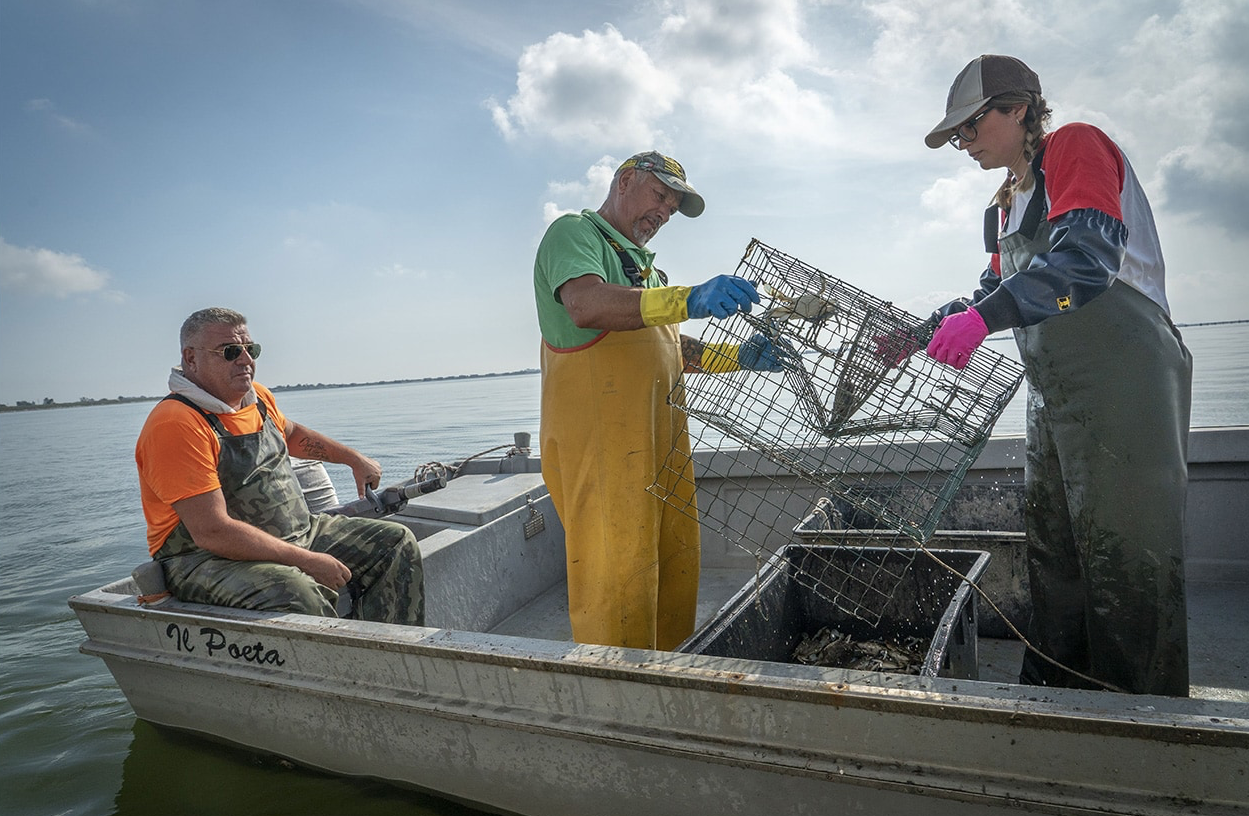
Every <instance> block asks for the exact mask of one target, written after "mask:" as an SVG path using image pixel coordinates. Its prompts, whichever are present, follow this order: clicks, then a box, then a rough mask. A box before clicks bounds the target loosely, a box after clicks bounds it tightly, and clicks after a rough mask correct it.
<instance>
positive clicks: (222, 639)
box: [165, 623, 286, 666]
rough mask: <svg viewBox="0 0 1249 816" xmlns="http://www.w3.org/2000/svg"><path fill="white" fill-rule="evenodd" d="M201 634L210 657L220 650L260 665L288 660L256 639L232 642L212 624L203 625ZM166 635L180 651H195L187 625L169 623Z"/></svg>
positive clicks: (280, 663) (279, 664)
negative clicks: (241, 644) (250, 642)
mask: <svg viewBox="0 0 1249 816" xmlns="http://www.w3.org/2000/svg"><path fill="white" fill-rule="evenodd" d="M199 634H200V638H202V641H201V642H200V644H199V645H202V646H203V647H204V649H205V651H207V653H208V656H209V657H215V656H216V655H217V654H218V652H224V653H225V654H226V655H228V656H230V657H232V658H234V659H235V660H241V661H243V662H244V663H255V664H256V665H258V666H284V665H286V661H285V660H283V659H282V656H281V655H280V654H279V653H278V650H277V649H266V648H265V647H264V644H263V643H261V642H260V641H256V643H255V644H254V645H250V646H240V645H239V644H237V643H231V642H230V640H229V639H228V638H227V637H226V636H225V633H224V632H222V631H221V630H220V629H214V628H212V627H211V626H205V627H202V628H201V629H200V630H199ZM165 637H167V638H170V639H171V640H173V642H174V643H175V644H176V645H177V649H178V651H180V652H194V651H195V646H196V644H195V643H192V642H191V630H190V629H189V628H188V627H186V626H180V625H179V624H176V623H171V624H169V627H168V628H167V629H165Z"/></svg>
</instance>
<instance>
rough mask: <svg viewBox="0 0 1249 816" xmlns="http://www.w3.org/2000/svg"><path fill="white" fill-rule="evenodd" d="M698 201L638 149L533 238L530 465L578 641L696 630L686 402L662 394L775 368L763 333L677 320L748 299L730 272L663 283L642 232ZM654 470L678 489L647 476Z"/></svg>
mask: <svg viewBox="0 0 1249 816" xmlns="http://www.w3.org/2000/svg"><path fill="white" fill-rule="evenodd" d="M702 211H703V199H702V196H700V195H699V194H698V193H697V192H695V191H694V188H693V187H691V186H690V185H689V183H688V182H687V181H686V178H685V170H684V168H682V167H681V165H680V164H678V163H677V162H676V161H675V160H673V159H671V158H669V157H667V156H664V155H663V154H661V153H657V152H654V151H651V152H646V153H639V154H638V155H636V156H634V157H632V158H630V159H628V160H626V161H625V162H624V163H623V164H621V165H620V167H619V169H617V171H616V174H615V177H614V178H613V179H612V182H611V187H610V189H609V190H608V193H607V200H606V201H604V202H603V205H602V206H601V207H600V208H599V209H598V210H597V211H594V210H589V209H586V210H582V211H581V212H579V213H571V214H568V215H564V216H561V217H560V218H557V219H556V220H555V221H554V222H553V223H552V224H551V226H550V227H549V228H548V229H547V232H546V235H545V236H544V237H543V239H542V243H541V245H540V246H539V247H538V254H537V258H536V260H535V261H534V273H533V280H534V294H535V297H536V300H537V310H538V323H539V325H540V327H541V330H542V341H543V342H542V426H541V446H542V476H543V478H544V480H545V481H546V484H547V487H548V489H549V490H550V491H551V500H552V502H553V503H554V505H555V511H556V512H557V513H558V514H559V517H560V521H561V522H563V525H564V530H565V533H566V535H565V545H566V549H567V560H568V609H569V616H570V618H571V623H572V634H573V639H574V640H576V641H577V642H578V643H597V644H603V645H608V646H630V647H636V648H660V649H671V648H673V647H675V646H676V645H677V644H679V643H680V642H681V641H682V640H684V639H685V638H686V637H688V636H689V635H690V634H691V633H692V632H693V631H694V618H695V611H696V602H697V598H698V571H699V561H700V549H699V547H700V542H699V530H698V521H697V519H696V517H695V513H694V512H690V511H694V510H695V507H696V505H695V501H694V473H693V462H692V460H691V459H690V458H689V454H690V442H689V434H688V432H687V429H686V421H685V414H684V413H683V412H682V411H680V410H679V409H678V408H677V407H675V406H673V405H670V404H669V403H668V399H667V397H668V394H669V392H670V391H671V390H672V388H673V387H674V386H675V385H676V384H677V383H678V382H680V378H681V375H682V372H683V371H692V372H711V373H723V372H726V371H736V370H739V369H742V368H751V369H759V370H778V369H779V368H780V363H779V361H778V359H777V356H776V351H775V349H774V348H773V346H772V344H771V342H770V341H769V340H768V339H767V338H766V337H764V336H763V335H758V336H756V337H755V338H752V339H751V341H750V342H748V343H744V344H742V345H741V346H738V345H728V344H707V345H704V344H703V343H702V342H700V341H698V340H696V339H694V338H691V337H682V336H681V335H680V334H679V333H678V331H677V324H678V323H681V322H683V321H685V320H688V319H690V318H707V317H717V318H725V317H728V316H730V315H732V314H736V313H737V312H738V311H744V312H749V311H750V307H751V304H752V303H758V302H759V295H758V293H757V292H756V291H755V287H754V285H753V284H751V283H750V282H749V281H747V280H743V279H742V278H738V277H733V276H730V275H720V276H717V277H715V278H712V279H711V280H709V281H707V282H706V283H703V284H700V285H698V286H693V287H690V286H668V285H667V279H666V276H665V275H664V274H663V272H661V271H659V270H658V269H654V268H653V263H654V258H655V253H653V252H651V251H650V250H648V249H645V246H646V243H647V242H648V241H649V240H650V239H651V238H652V237H653V236H654V235H655V233H656V232H657V231H658V230H659V228H660V227H661V226H663V225H664V224H666V223H667V222H668V219H669V217H671V216H672V215H673V214H675V213H677V212H680V213H682V214H684V215H686V216H687V217H690V218H694V217H697V216H698V215H700V214H701V213H702ZM669 451H673V452H674V458H673V460H671V461H669V462H668V463H667V466H665V457H666V456H667V455H668V453H669ZM661 470H662V473H661ZM657 477H658V478H659V479H662V480H664V484H663V488H664V489H663V492H664V494H665V495H669V496H676V497H679V498H678V499H677V500H676V501H673V502H671V503H666V502H664V501H663V500H661V499H659V498H657V497H656V496H654V495H651V494H650V493H648V492H647V488H648V487H649V486H650V485H651V483H652V482H653V481H655V479H656V478H657ZM682 504H683V505H684V507H685V508H688V511H686V512H683V511H682V510H681V509H678V506H680V505H682Z"/></svg>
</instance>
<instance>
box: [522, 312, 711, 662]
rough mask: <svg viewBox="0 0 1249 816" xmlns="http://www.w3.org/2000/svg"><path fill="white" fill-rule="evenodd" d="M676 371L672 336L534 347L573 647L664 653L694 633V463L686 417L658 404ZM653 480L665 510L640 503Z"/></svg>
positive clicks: (629, 335) (628, 334) (648, 497)
mask: <svg viewBox="0 0 1249 816" xmlns="http://www.w3.org/2000/svg"><path fill="white" fill-rule="evenodd" d="M682 367H683V364H682V360H681V352H680V336H679V334H678V332H677V327H676V326H675V325H669V326H655V327H651V328H645V329H638V330H636V331H623V332H604V333H603V334H601V335H599V336H598V337H597V338H595V339H594V340H593V341H591V342H590V343H587V344H586V345H584V346H580V347H577V348H571V349H554V348H552V347H550V346H548V345H547V344H546V343H543V344H542V425H541V432H540V443H541V446H542V447H541V449H542V476H543V478H544V479H545V480H546V484H547V487H548V489H549V490H550V492H551V498H552V500H553V501H554V504H555V510H556V512H557V513H558V514H559V517H560V520H561V521H562V522H563V525H564V530H565V533H566V548H567V559H568V611H569V617H570V619H571V621H572V632H573V639H574V640H576V641H577V642H578V643H597V644H604V645H609V646H627V647H636V648H659V649H671V648H673V647H675V646H676V645H678V644H679V643H680V642H681V641H683V640H684V639H685V638H686V637H688V636H689V635H690V634H691V633H692V632H693V630H694V615H695V607H696V604H697V600H698V569H699V533H698V522H697V508H696V506H695V503H694V501H695V500H694V474H693V463H692V461H691V460H690V458H689V452H690V442H689V435H688V433H687V431H686V421H685V415H684V414H683V413H682V412H681V411H679V410H677V409H676V408H675V407H673V406H671V405H669V404H668V395H669V392H671V391H672V388H673V387H674V386H675V385H676V384H677V383H678V382H680V378H681V370H682ZM670 454H671V456H672V460H669V455H670ZM657 478H659V479H661V487H662V491H661V492H662V494H663V495H666V496H670V497H672V501H671V502H668V503H666V502H664V501H661V500H660V499H658V498H656V497H655V496H653V495H652V494H651V493H649V492H647V488H649V487H650V486H651V484H652V483H654V482H655V481H656V479H657ZM678 507H680V508H683V509H677V508H678Z"/></svg>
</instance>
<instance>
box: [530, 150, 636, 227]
mask: <svg viewBox="0 0 1249 816" xmlns="http://www.w3.org/2000/svg"><path fill="white" fill-rule="evenodd" d="M621 161H622V159H617V158H615V157H613V156H603V157H602V158H601V159H599V160H598V161H596V162H595V163H594V164H593V165H591V166H590V169H588V170H586V172H585V176H584V177H583V178H580V179H578V180H576V181H553V182H551V183H550V184H548V185H547V193H548V195H550V196H551V200H550V201H547V202H545V203H544V204H543V205H542V223H543V225H544V226H545V225H548V224H550V223H551V222H552V221H554V220H555V219H556V218H559V217H560V216H561V215H564V214H565V213H570V212H581V210H583V209H584V208H585V207H586V206H595V205H596V204H597V202H600V201H602V200H603V199H605V198H606V197H607V190H608V188H609V187H611V179H612V176H613V175H615V173H616V168H617V167H619V166H620V162H621Z"/></svg>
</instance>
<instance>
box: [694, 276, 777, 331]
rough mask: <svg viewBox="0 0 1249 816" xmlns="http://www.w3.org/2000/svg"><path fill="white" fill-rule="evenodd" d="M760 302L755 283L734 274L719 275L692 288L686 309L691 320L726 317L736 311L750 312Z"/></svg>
mask: <svg viewBox="0 0 1249 816" xmlns="http://www.w3.org/2000/svg"><path fill="white" fill-rule="evenodd" d="M758 302H759V293H758V292H756V291H755V285H754V284H753V283H751V282H750V281H748V280H746V279H745V278H739V277H736V276H734V275H717V276H716V277H714V278H712V279H711V280H709V281H707V282H706V283H701V284H699V285H698V286H694V287H691V288H690V295H689V297H688V298H686V300H685V310H686V312H687V313H688V314H689V317H690V319H691V320H696V319H699V318H703V317H719V318H725V317H728V316H729V315H731V314H734V313H735V312H738V311H742V312H749V311H750V305H751V304H752V303H758Z"/></svg>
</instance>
